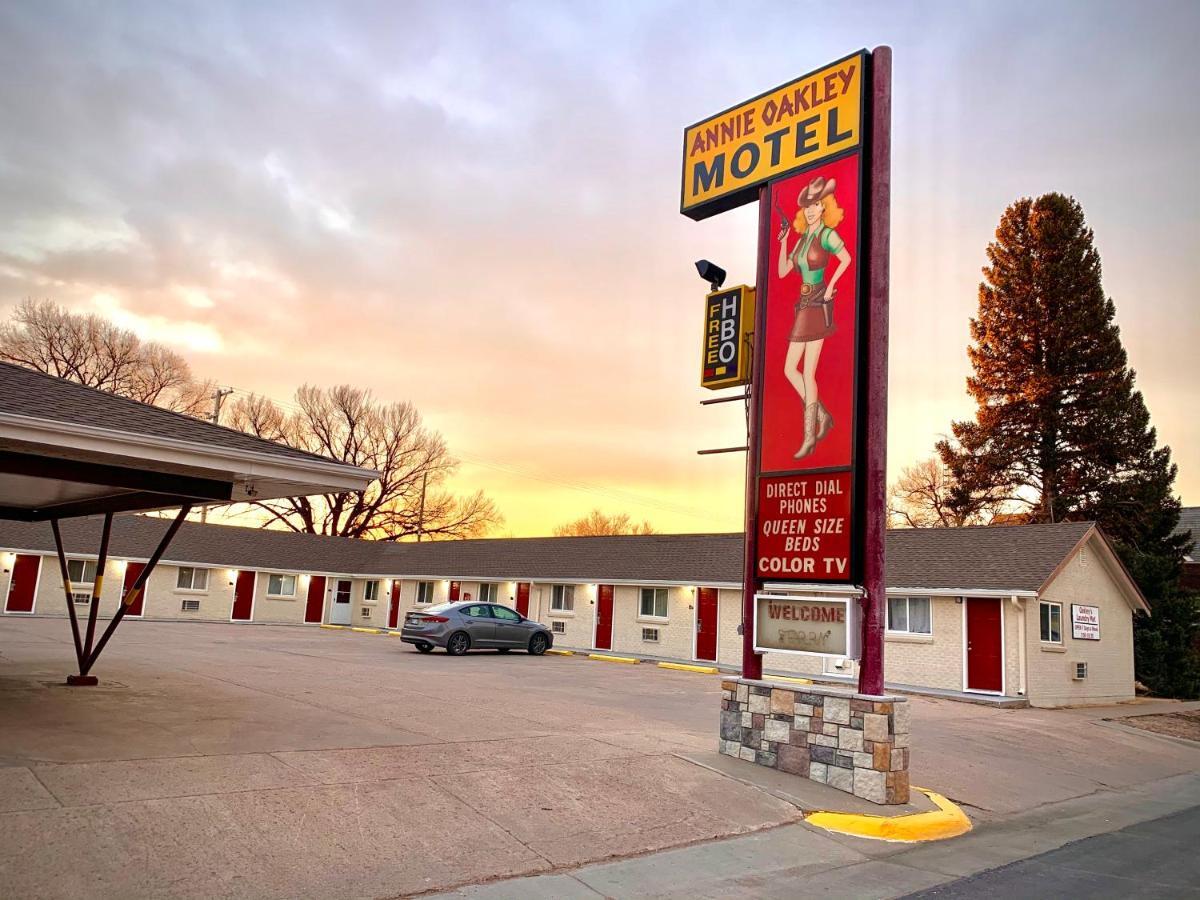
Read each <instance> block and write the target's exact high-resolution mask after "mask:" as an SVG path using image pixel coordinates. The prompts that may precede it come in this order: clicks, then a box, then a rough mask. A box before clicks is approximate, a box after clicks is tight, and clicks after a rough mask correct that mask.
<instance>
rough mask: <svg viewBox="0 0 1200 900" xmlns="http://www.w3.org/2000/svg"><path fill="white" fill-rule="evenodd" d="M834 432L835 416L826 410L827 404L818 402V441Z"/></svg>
mask: <svg viewBox="0 0 1200 900" xmlns="http://www.w3.org/2000/svg"><path fill="white" fill-rule="evenodd" d="M831 431H833V416H831V415H830V414H829V410H827V409H826V408H825V404H824V403H822V402H821V401H820V400H818V401H817V440H818V441H819V440H821V439H822V438H824V437H825V435H827V434H829V432H831Z"/></svg>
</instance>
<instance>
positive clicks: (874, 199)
mask: <svg viewBox="0 0 1200 900" xmlns="http://www.w3.org/2000/svg"><path fill="white" fill-rule="evenodd" d="M870 98H871V111H870V115H869V116H868V126H869V128H870V131H869V132H868V135H867V137H868V140H869V144H868V147H869V152H870V157H869V159H870V165H871V173H870V178H871V182H870V191H871V218H870V247H871V255H870V260H871V271H870V297H869V306H868V309H867V342H866V347H867V385H866V400H867V403H866V405H867V415H866V440H865V441H864V447H863V450H864V456H865V462H864V466H863V472H864V476H865V477H864V484H863V488H862V489H863V491H864V496H865V504H864V508H865V516H864V519H865V521H864V525H865V531H866V535H865V537H866V541H865V544H866V547H865V550H866V552H865V554H864V558H863V598H862V613H863V616H862V660H861V662H860V665H859V670H858V690H859V693H862V694H872V695H876V696H877V695H879V694H882V693H883V605H884V603H886V602H887V582H886V575H885V570H884V543H885V541H886V539H887V375H888V300H889V298H888V248H889V215H890V211H891V153H892V141H891V124H892V50H891V48H890V47H877V48H876V49H875V51H874V52H873V53H872V54H871V94H870Z"/></svg>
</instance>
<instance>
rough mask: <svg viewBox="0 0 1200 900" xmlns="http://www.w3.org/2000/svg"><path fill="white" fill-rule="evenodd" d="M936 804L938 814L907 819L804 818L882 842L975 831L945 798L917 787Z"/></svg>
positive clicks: (813, 815)
mask: <svg viewBox="0 0 1200 900" xmlns="http://www.w3.org/2000/svg"><path fill="white" fill-rule="evenodd" d="M913 790H914V791H920V792H921V793H922V794H924V795H925V796H926V797H928V798H929V799H930V800H932V801H933V803H934V805H935V806H937V812H923V813H910V814H908V815H904V816H890V817H889V816H871V815H858V814H855V813H839V812H815V813H810V814H809V815H807V816H805V817H804V820H805V821H806V822H808V823H809V824H810V825H816V826H817V827H818V828H824V829H825V830H826V831H836V832H838V833H839V834H853V835H856V836H858V837H865V838H874V839H876V840H882V841H907V842H915V841H942V840H945V839H946V838H952V837H958V836H959V835H960V834H966V833H967V832H968V831H970V830H971V820H970V819H968V818H967V816H966V814H965V813H964V812H963V811H962V810H961V809H959V808H958V807H957V806H955V805H954V804H953V803H951V802H950V801H949V800H947V799H946V798H945V797H943V796H942V795H941V794H936V793H934V792H933V791H927V790H925V788H919V787H914V788H913Z"/></svg>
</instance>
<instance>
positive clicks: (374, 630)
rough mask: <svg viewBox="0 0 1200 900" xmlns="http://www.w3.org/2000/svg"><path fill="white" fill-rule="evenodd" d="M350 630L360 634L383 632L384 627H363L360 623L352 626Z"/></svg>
mask: <svg viewBox="0 0 1200 900" xmlns="http://www.w3.org/2000/svg"><path fill="white" fill-rule="evenodd" d="M350 630H351V631H355V632H357V633H359V634H383V629H382V628H363V627H361V626H359V625H354V626H352V627H351V628H350Z"/></svg>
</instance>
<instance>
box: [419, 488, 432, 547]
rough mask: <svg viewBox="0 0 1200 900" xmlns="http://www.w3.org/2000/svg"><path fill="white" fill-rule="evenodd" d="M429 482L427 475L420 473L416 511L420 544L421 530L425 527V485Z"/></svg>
mask: <svg viewBox="0 0 1200 900" xmlns="http://www.w3.org/2000/svg"><path fill="white" fill-rule="evenodd" d="M428 481H429V473H428V472H422V473H421V505H420V507H418V509H417V543H418V544H419V543H421V530H422V529H423V528H424V527H425V485H426V483H427V482H428Z"/></svg>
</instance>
